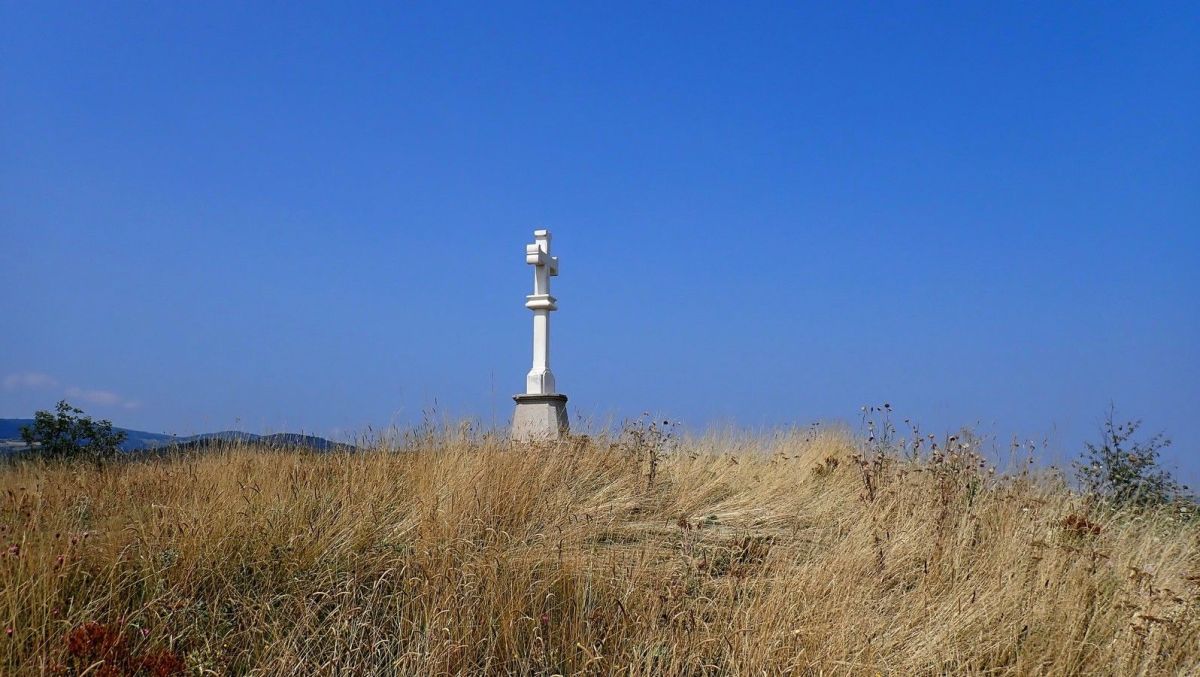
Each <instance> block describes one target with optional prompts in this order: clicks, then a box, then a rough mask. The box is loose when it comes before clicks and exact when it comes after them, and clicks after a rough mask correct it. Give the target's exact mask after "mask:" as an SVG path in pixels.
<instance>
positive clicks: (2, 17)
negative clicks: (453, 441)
mask: <svg viewBox="0 0 1200 677" xmlns="http://www.w3.org/2000/svg"><path fill="white" fill-rule="evenodd" d="M448 4H449V3H431V4H427V5H419V6H418V5H407V4H406V3H379V4H377V5H374V4H360V3H329V4H327V5H309V4H303V5H301V4H297V3H272V4H270V5H267V4H266V3H258V4H257V7H250V6H249V5H250V3H228V4H224V3H211V2H205V3H186V4H185V3H136V4H134V3H65V4H57V3H48V2H37V3H30V2H13V1H12V0H4V1H3V2H2V3H0V53H2V57H0V92H2V95H0V235H2V237H0V284H2V285H3V287H2V288H3V317H4V318H5V322H4V328H3V332H2V334H0V378H2V379H4V383H3V385H2V387H0V416H7V417H17V416H22V417H23V416H29V415H30V414H32V412H33V410H34V409H35V408H47V407H50V406H51V405H52V404H53V403H54V401H56V400H57V399H58V398H59V397H61V396H62V395H63V394H64V393H71V394H72V396H71V399H74V400H75V401H77V402H78V403H79V404H80V405H82V406H83V407H84V408H85V409H87V410H88V411H89V413H92V414H95V415H97V416H103V417H108V418H111V419H113V420H114V421H116V422H117V423H118V424H119V425H124V426H128V427H134V428H140V429H148V430H155V431H169V432H180V433H187V432H196V431H204V430H212V429H222V428H231V427H240V428H243V429H248V430H253V431H264V430H281V429H292V430H295V429H304V430H307V431H315V432H317V433H323V434H330V435H337V434H340V433H342V432H343V431H349V430H361V429H363V428H365V427H366V426H367V425H374V426H376V427H378V426H380V425H386V424H388V423H409V422H412V421H415V420H419V419H420V417H421V411H422V409H424V408H428V407H430V406H432V405H433V403H434V401H435V400H436V402H437V403H438V406H439V408H440V409H441V410H442V411H444V412H447V413H448V414H449V415H451V416H477V417H479V418H481V419H483V420H484V421H485V422H489V423H490V421H491V420H492V417H493V416H495V417H497V418H498V419H501V420H502V419H504V418H505V417H507V416H508V415H509V413H510V411H511V400H510V399H509V396H510V395H511V394H513V393H515V392H518V391H520V390H521V389H522V388H523V382H524V381H523V379H524V374H525V372H526V370H527V369H528V366H529V365H528V363H529V334H530V317H529V316H530V313H529V312H528V311H527V310H525V309H524V308H523V307H522V303H523V296H524V294H526V293H528V292H529V287H530V278H531V275H530V271H529V269H528V268H527V267H526V266H525V264H524V263H523V259H522V252H523V246H524V244H525V243H526V242H527V241H529V240H530V236H531V231H532V230H533V229H534V228H537V227H549V228H551V229H552V230H553V232H554V235H555V245H556V248H557V253H558V254H559V255H560V256H561V259H562V275H561V276H560V277H559V278H556V280H555V293H556V295H557V296H558V297H559V301H560V311H559V312H558V313H557V314H556V315H555V316H554V320H553V322H554V325H553V326H554V338H555V339H556V343H555V345H554V355H553V357H554V369H555V373H556V374H557V377H558V382H559V387H560V389H561V390H562V391H563V392H565V393H567V394H568V395H569V396H570V397H571V407H572V411H573V413H582V414H586V415H590V416H592V417H594V418H595V419H597V420H606V419H607V418H608V417H610V416H612V417H618V418H619V417H621V416H625V415H634V414H637V413H640V412H641V411H643V410H652V411H657V412H660V413H662V414H665V415H668V416H670V417H672V418H678V419H681V420H682V421H684V422H685V423H686V424H687V425H688V426H690V427H691V428H693V429H695V428H703V427H705V426H707V425H710V424H727V423H736V424H738V425H743V426H764V425H766V426H775V425H788V424H792V423H795V424H799V425H806V424H808V423H809V422H811V421H813V420H839V419H840V420H849V421H855V420H856V418H857V412H858V408H859V406H861V405H863V404H867V403H878V402H883V401H888V402H891V403H892V404H893V406H894V407H896V408H897V409H898V410H899V411H900V412H901V413H902V414H903V415H908V416H912V417H914V418H916V419H918V420H920V421H921V422H922V423H923V424H924V425H925V427H927V428H929V429H931V430H932V431H935V432H943V431H948V430H953V429H955V428H957V426H959V425H962V424H978V425H979V427H980V428H981V429H982V430H983V431H984V432H985V433H988V434H995V435H997V436H998V437H999V438H1000V439H1002V440H1004V439H1007V437H1008V436H1009V435H1010V434H1013V433H1016V434H1019V435H1021V436H1023V437H1038V438H1041V437H1045V436H1047V435H1049V436H1051V437H1052V438H1053V440H1055V444H1056V445H1057V446H1058V447H1059V448H1060V451H1061V453H1062V454H1064V455H1070V454H1073V453H1075V452H1076V451H1077V450H1078V447H1079V443H1080V441H1081V440H1082V439H1084V438H1085V437H1089V436H1092V435H1093V433H1094V432H1095V431H1096V430H1097V427H1098V424H1099V422H1100V419H1101V417H1102V415H1103V412H1104V410H1105V409H1106V407H1107V406H1108V404H1109V403H1110V402H1114V403H1115V404H1116V406H1117V407H1118V410H1119V412H1121V413H1124V414H1127V415H1128V416H1131V417H1133V416H1136V417H1142V418H1144V419H1145V420H1146V425H1147V427H1149V428H1153V429H1162V430H1166V431H1167V432H1168V433H1169V434H1170V435H1171V436H1173V437H1174V438H1175V439H1176V447H1175V448H1174V450H1173V451H1172V453H1171V456H1172V460H1173V461H1174V462H1176V463H1179V464H1182V465H1183V466H1184V467H1185V472H1186V473H1187V474H1188V476H1189V478H1190V479H1195V478H1196V477H1198V476H1200V460H1197V459H1196V458H1195V457H1194V454H1195V453H1196V451H1197V447H1198V445H1200V424H1198V422H1200V414H1198V413H1197V412H1198V411H1200V385H1198V384H1200V348H1198V346H1200V272H1198V271H1200V9H1198V7H1200V6H1198V5H1196V4H1195V3H1178V4H1160V3H1145V2H1129V3H1079V4H1070V5H1068V4H1067V3H1009V2H1006V3H994V4H983V3H947V4H945V5H944V6H940V7H934V6H933V3H911V4H900V3H882V4H876V3H872V4H871V5H861V6H857V7H850V6H849V5H848V4H846V3H830V5H832V7H831V8H825V9H819V8H815V7H808V8H792V9H783V8H780V7H778V6H777V5H778V4H780V3H772V4H762V5H759V4H749V3H725V5H724V6H723V7H722V6H716V5H712V4H705V3H677V4H671V5H657V4H656V5H654V6H653V7H650V6H648V5H647V4H646V3H636V4H628V5H617V4H615V3H595V4H583V3H547V4H544V5H519V6H516V5H510V6H505V7H500V5H501V4H503V5H508V3H483V4H479V5H474V6H470V5H459V6H457V7H456V8H448V7H447V6H446V5H448ZM1189 5H1190V7H1189Z"/></svg>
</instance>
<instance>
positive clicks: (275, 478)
mask: <svg viewBox="0 0 1200 677" xmlns="http://www.w3.org/2000/svg"><path fill="white" fill-rule="evenodd" d="M617 442H618V441H615V440H597V439H593V440H587V439H575V440H571V441H569V442H566V443H563V444H559V445H556V446H548V447H516V448H512V447H510V446H509V445H508V444H506V443H504V442H502V441H497V440H489V439H486V438H483V439H474V438H471V437H470V436H460V435H456V434H445V435H422V436H418V437H416V438H413V439H410V440H409V442H408V443H407V444H406V446H405V448H404V449H403V450H402V451H396V450H391V449H386V448H379V449H375V450H372V451H368V452H364V453H359V454H353V455H345V454H339V455H327V456H322V455H317V454H311V453H304V452H299V451H289V450H273V451H263V450H260V449H253V448H244V447H236V446H235V447H231V448H227V449H224V450H221V451H217V452H213V453H210V454H206V455H197V456H193V457H188V458H177V459H173V460H154V461H145V462H133V463H125V464H119V465H113V466H110V467H108V468H106V469H102V470H97V469H95V468H92V467H88V466H51V465H40V464H36V463H25V464H21V465H18V466H15V467H10V468H8V469H5V470H2V471H0V487H2V491H3V497H2V498H0V543H3V544H4V548H5V554H4V557H2V558H0V625H3V626H4V628H5V632H6V635H8V636H4V637H0V647H2V652H0V672H3V673H5V674H25V673H27V674H39V673H53V672H57V673H60V674H71V673H76V674H78V673H82V672H84V671H87V670H91V672H90V673H89V674H122V673H133V672H138V671H140V672H141V673H143V674H168V673H170V672H172V671H175V670H177V669H179V668H185V669H186V670H188V671H190V672H192V673H194V674H231V673H233V674H238V673H256V674H304V675H308V674H481V673H492V674H510V673H517V674H551V673H563V674H572V673H591V674H634V675H671V674H689V675H700V674H783V673H791V674H872V675H873V674H895V675H911V674H1001V673H1003V674H1114V675H1132V674H1186V673H1191V672H1194V671H1195V670H1196V666H1197V661H1198V660H1200V643H1198V642H1200V619H1198V618H1197V610H1198V609H1200V594H1198V592H1200V591H1198V588H1197V580H1198V579H1197V575H1198V574H1200V542H1198V540H1197V536H1198V534H1200V529H1198V528H1197V526H1196V525H1195V524H1194V523H1193V522H1192V521H1190V520H1189V519H1186V518H1187V516H1186V515H1180V514H1179V513H1178V509H1176V511H1175V512H1171V511H1170V510H1163V511H1159V512H1155V513H1127V514H1126V513H1110V512H1101V511H1099V510H1098V509H1095V508H1091V507H1089V506H1088V505H1087V504H1086V502H1085V501H1083V500H1082V499H1080V498H1079V497H1077V496H1073V495H1071V494H1070V493H1069V492H1068V491H1067V489H1066V488H1065V486H1064V485H1063V484H1062V483H1061V482H1060V481H1058V480H1056V479H1055V478H1054V477H1053V476H1049V475H1038V474H1034V473H1016V474H1009V475H1002V474H1000V475H994V474H991V473H989V472H988V470H987V468H984V467H981V465H980V459H979V458H978V457H976V456H974V455H973V454H972V453H969V452H961V453H959V452H955V453H950V454H935V455H934V456H932V457H930V456H925V457H923V458H922V459H919V460H914V459H909V460H904V459H901V458H897V457H894V456H889V455H882V456H876V455H872V454H870V453H865V452H864V448H865V447H866V446H868V445H866V443H865V441H863V440H856V439H854V438H852V437H849V436H847V435H843V434H837V433H822V434H802V433H796V434H790V435H777V436H774V437H769V438H760V439H758V440H754V441H747V440H745V439H742V440H734V441H721V440H716V439H708V440H694V441H687V442H681V443H678V444H677V445H676V446H674V447H672V448H668V447H667V446H666V445H667V443H669V442H670V440H665V439H663V437H662V435H661V434H659V433H657V432H656V433H654V434H648V433H647V429H645V428H642V429H640V430H638V431H634V434H632V435H629V434H627V435H626V436H625V437H624V438H623V439H622V440H620V441H619V443H617ZM733 449H736V453H732V452H731V451H730V450H733ZM652 456H654V457H656V458H654V459H653V464H654V477H653V480H652V481H651V478H650V477H649V474H650V467H651V463H652V459H651V457H652ZM10 631H11V632H10Z"/></svg>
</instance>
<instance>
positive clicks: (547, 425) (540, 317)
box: [512, 230, 570, 441]
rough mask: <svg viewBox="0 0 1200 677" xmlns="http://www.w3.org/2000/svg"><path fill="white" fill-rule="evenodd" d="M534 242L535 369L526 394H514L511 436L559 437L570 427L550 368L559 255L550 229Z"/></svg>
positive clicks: (529, 251)
mask: <svg viewBox="0 0 1200 677" xmlns="http://www.w3.org/2000/svg"><path fill="white" fill-rule="evenodd" d="M533 240H534V242H533V244H529V245H525V263H527V264H529V265H531V266H533V293H532V294H530V295H529V296H526V297H525V307H526V308H528V309H530V310H532V311H533V369H530V370H529V375H528V376H526V377H525V394H524V395H514V396H513V399H514V400H516V402H517V409H516V412H515V413H514V414H513V422H512V439H513V440H517V441H532V440H556V439H559V438H560V437H562V436H563V435H565V434H566V433H567V431H568V429H569V425H570V424H569V422H568V421H567V396H566V395H563V394H561V393H558V392H557V391H556V390H555V387H554V373H553V372H551V371H550V311H552V310H558V305H557V303H556V301H557V299H555V298H554V297H553V296H551V295H550V278H552V277H554V276H556V275H558V257H557V256H551V255H550V231H548V230H535V231H533Z"/></svg>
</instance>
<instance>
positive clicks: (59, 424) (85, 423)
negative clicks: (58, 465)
mask: <svg viewBox="0 0 1200 677" xmlns="http://www.w3.org/2000/svg"><path fill="white" fill-rule="evenodd" d="M55 411H56V412H57V413H50V412H48V411H39V412H37V413H36V414H34V416H33V425H32V426H25V427H23V428H21V439H23V440H25V444H27V445H29V447H30V449H32V450H33V452H34V453H38V454H40V455H41V456H43V457H44V458H48V459H54V460H75V459H88V460H91V461H94V462H96V463H101V462H103V461H107V460H109V459H111V458H113V457H114V456H116V455H117V454H118V453H119V452H120V450H121V443H122V442H124V441H125V433H124V432H121V431H119V430H113V425H112V422H111V421H106V420H105V421H93V420H92V417H90V416H84V415H83V410H82V409H76V408H75V407H72V406H71V405H70V404H67V401H66V400H62V401H60V402H59V403H58V405H56V407H55Z"/></svg>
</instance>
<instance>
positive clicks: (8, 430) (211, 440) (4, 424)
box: [0, 418, 354, 452]
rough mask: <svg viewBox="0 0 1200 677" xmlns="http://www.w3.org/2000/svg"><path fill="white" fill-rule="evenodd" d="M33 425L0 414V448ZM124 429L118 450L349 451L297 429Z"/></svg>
mask: <svg viewBox="0 0 1200 677" xmlns="http://www.w3.org/2000/svg"><path fill="white" fill-rule="evenodd" d="M29 425H33V419H32V418H0V448H4V447H8V448H12V447H14V446H23V444H24V443H23V441H22V440H21V428H23V427H25V426H29ZM114 430H119V431H121V432H123V433H125V441H124V442H122V443H121V450H122V451H130V452H135V451H150V450H153V449H161V448H163V447H168V446H181V447H189V448H191V447H207V446H212V445H214V444H216V443H220V442H234V441H238V442H248V443H255V444H263V445H270V446H280V447H305V448H308V449H313V450H315V451H349V450H352V449H354V446H353V445H350V444H343V443H341V442H332V441H330V440H327V439H325V438H323V437H317V436H315V435H304V434H301V433H273V434H270V435H256V434H254V433H247V432H242V431H240V430H222V431H220V432H215V433H202V434H200V435H187V436H184V437H179V436H177V435H168V434H166V433H151V432H146V431H144V430H130V429H128V428H114Z"/></svg>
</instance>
